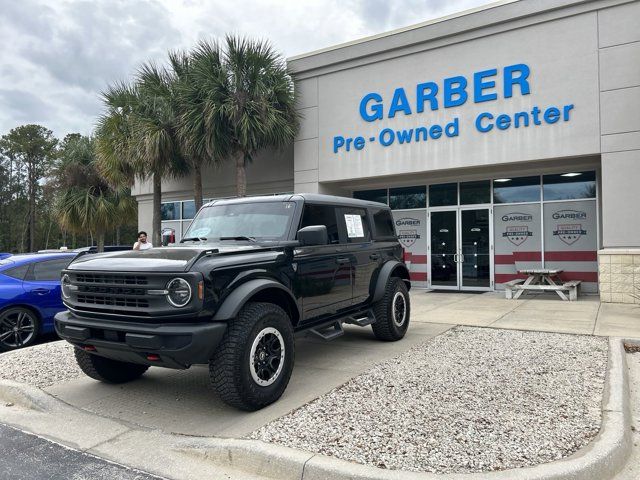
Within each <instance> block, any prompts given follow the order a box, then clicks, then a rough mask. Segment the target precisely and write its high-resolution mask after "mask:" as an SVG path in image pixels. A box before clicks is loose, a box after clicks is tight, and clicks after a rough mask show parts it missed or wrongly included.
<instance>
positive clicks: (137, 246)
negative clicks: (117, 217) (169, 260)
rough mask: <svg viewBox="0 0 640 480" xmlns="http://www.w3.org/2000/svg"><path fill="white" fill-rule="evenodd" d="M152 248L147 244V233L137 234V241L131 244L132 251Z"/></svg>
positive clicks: (149, 243)
mask: <svg viewBox="0 0 640 480" xmlns="http://www.w3.org/2000/svg"><path fill="white" fill-rule="evenodd" d="M150 248H153V245H152V244H151V242H147V232H138V241H137V242H136V243H134V244H133V249H134V250H149V249H150Z"/></svg>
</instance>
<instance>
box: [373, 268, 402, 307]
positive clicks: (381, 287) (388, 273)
mask: <svg viewBox="0 0 640 480" xmlns="http://www.w3.org/2000/svg"><path fill="white" fill-rule="evenodd" d="M394 276H395V277H400V278H401V279H402V280H403V281H404V283H405V284H406V285H407V288H408V289H411V281H410V280H409V270H407V267H406V265H405V264H404V263H401V262H398V261H396V260H392V261H389V262H387V263H385V264H384V265H383V266H382V269H380V274H379V275H378V280H377V281H376V287H375V290H374V291H373V299H372V301H373V302H377V301H378V300H380V299H381V298H382V297H383V296H384V291H385V288H386V287H387V282H388V281H389V278H390V277H394Z"/></svg>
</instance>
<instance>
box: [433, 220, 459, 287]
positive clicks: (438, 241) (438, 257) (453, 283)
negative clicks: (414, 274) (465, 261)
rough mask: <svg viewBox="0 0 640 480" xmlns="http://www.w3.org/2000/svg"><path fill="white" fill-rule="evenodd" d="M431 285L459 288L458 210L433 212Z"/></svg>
mask: <svg viewBox="0 0 640 480" xmlns="http://www.w3.org/2000/svg"><path fill="white" fill-rule="evenodd" d="M430 227H431V235H430V238H429V240H430V241H431V255H430V258H429V260H430V262H429V263H430V264H431V276H430V278H431V286H432V287H433V288H443V289H449V290H458V211H457V210H445V211H437V212H431V214H430Z"/></svg>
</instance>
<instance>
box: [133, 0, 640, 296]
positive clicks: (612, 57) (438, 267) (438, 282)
mask: <svg viewBox="0 0 640 480" xmlns="http://www.w3.org/2000/svg"><path fill="white" fill-rule="evenodd" d="M288 62H289V66H290V68H291V69H292V71H293V72H294V73H295V77H296V82H297V84H296V85H297V87H296V88H297V91H298V94H299V109H300V113H301V116H302V121H301V128H300V132H299V135H298V138H297V139H296V141H295V142H294V144H293V145H291V146H290V148H287V149H284V150H282V151H266V152H262V153H261V154H260V155H259V156H258V158H256V159H255V160H254V161H253V163H252V164H251V165H250V166H249V168H248V172H247V177H248V193H249V194H251V195H258V194H275V193H285V192H295V193H302V192H311V193H327V194H333V195H341V196H348V197H356V198H362V199H369V200H375V201H379V202H383V203H387V204H389V206H390V207H391V208H392V210H393V215H394V220H395V223H396V230H397V232H398V235H399V237H400V241H401V242H402V244H403V246H404V247H405V250H406V258H407V261H408V262H409V264H410V271H411V278H412V280H413V282H414V285H416V286H419V287H425V288H434V289H442V290H480V291H482V290H498V289H500V288H502V284H504V283H505V282H507V281H510V280H513V279H516V278H518V276H519V274H518V270H522V269H526V268H557V269H561V270H562V274H561V276H562V278H563V279H565V280H581V281H582V286H583V291H586V292H594V293H595V292H598V293H599V294H600V298H601V300H602V301H604V302H625V303H633V302H634V301H635V297H634V296H633V294H634V293H638V294H640V2H639V1H622V0H595V1H582V0H581V1H578V0H555V1H551V0H536V1H533V0H521V1H507V2H498V3H495V4H490V5H488V6H486V7H482V8H479V9H474V10H470V11H466V12H462V13H460V14H456V15H452V16H449V17H446V18H441V19H437V20H433V21H429V22H425V23H422V24H418V25H413V26H409V27H406V28H402V29H399V30H396V31H392V32H387V33H381V34H379V35H376V36H373V37H369V38H365V39H362V40H358V41H354V42H350V43H348V44H343V45H337V46H334V47H330V48H326V49H323V50H320V51H317V52H312V53H308V54H304V55H299V56H296V57H293V58H290V59H288ZM204 178H205V185H204V191H205V196H206V197H208V198H220V197H228V196H233V194H234V192H235V184H234V179H235V177H234V172H233V165H232V163H231V162H229V163H228V164H227V165H223V166H222V167H219V168H213V167H212V168H210V169H208V170H207V171H206V172H205V174H204ZM191 185H192V182H191V179H189V178H183V179H177V180H167V181H166V182H164V184H163V189H164V191H163V202H164V203H163V229H166V230H167V231H171V232H173V233H174V234H175V236H176V238H180V237H181V236H182V234H183V233H184V232H185V231H186V228H187V226H188V224H189V222H190V219H192V218H193V216H194V214H195V212H194V207H193V193H192V187H191ZM134 195H136V197H137V199H138V202H139V224H140V228H141V229H145V230H147V231H149V230H151V217H152V215H151V205H152V203H151V189H150V186H149V185H148V184H146V183H142V184H136V186H135V188H134ZM634 261H635V264H634ZM634 289H635V292H634Z"/></svg>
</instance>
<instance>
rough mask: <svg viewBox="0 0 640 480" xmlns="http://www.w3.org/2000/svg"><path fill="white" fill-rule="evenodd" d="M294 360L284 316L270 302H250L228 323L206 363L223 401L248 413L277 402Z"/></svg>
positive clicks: (284, 314)
mask: <svg viewBox="0 0 640 480" xmlns="http://www.w3.org/2000/svg"><path fill="white" fill-rule="evenodd" d="M293 362H294V340H293V327H292V326H291V320H290V319H289V316H288V315H287V314H286V312H285V311H284V310H283V309H282V308H280V307H279V306H277V305H274V304H272V303H253V302H251V303H248V304H247V305H245V306H244V307H243V308H242V310H240V313H239V314H238V316H237V317H236V318H235V319H234V320H233V321H232V322H231V323H230V324H229V328H228V329H227V331H226V333H225V335H224V337H223V339H222V342H221V343H220V345H218V348H217V349H216V352H215V354H214V357H213V358H212V359H211V361H210V362H209V375H210V378H211V383H212V385H213V387H214V388H215V389H216V391H217V392H218V394H219V395H220V397H221V398H222V400H223V401H224V402H225V403H227V404H229V405H231V406H233V407H236V408H239V409H241V410H249V411H253V410H259V409H260V408H263V407H266V406H267V405H269V404H271V403H273V402H275V401H276V400H278V399H279V398H280V396H281V395H282V393H283V392H284V390H285V389H286V388H287V384H288V383H289V378H290V377H291V372H292V370H293Z"/></svg>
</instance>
